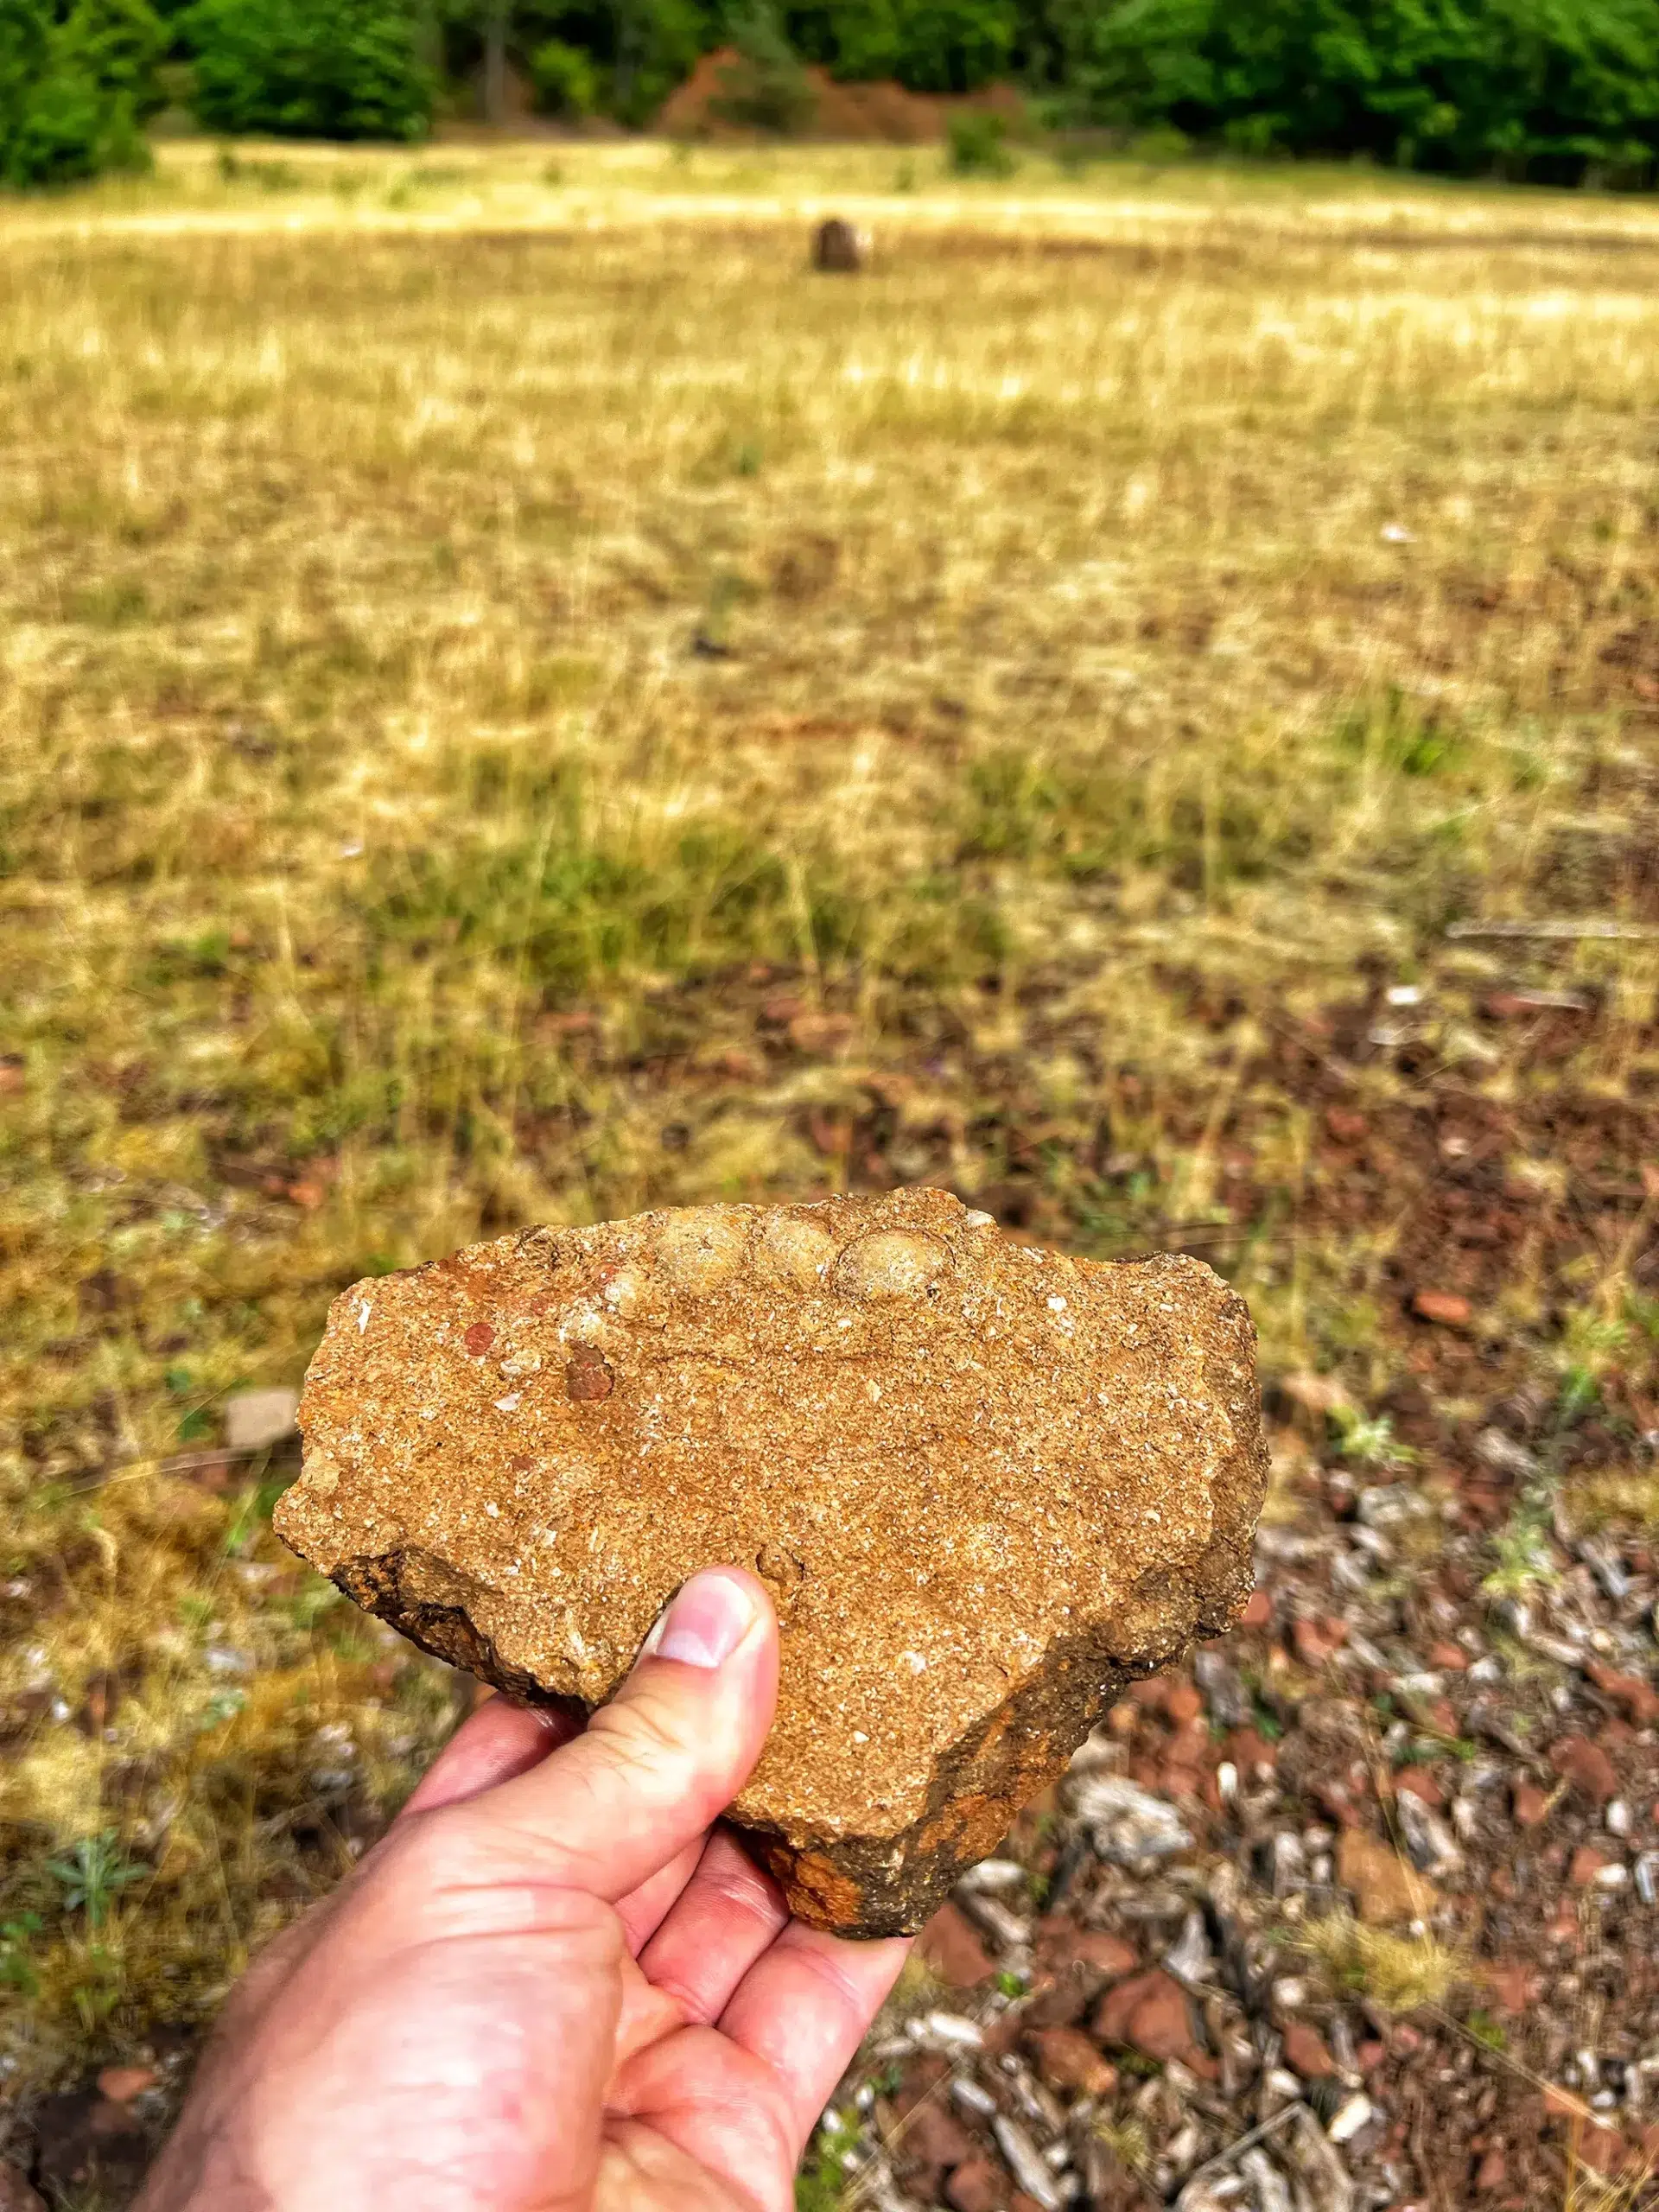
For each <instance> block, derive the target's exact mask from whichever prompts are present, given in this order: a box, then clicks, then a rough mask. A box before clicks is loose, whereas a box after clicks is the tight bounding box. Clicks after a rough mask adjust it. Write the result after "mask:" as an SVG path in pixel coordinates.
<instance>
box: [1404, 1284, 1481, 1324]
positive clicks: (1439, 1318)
mask: <svg viewBox="0 0 1659 2212" xmlns="http://www.w3.org/2000/svg"><path fill="white" fill-rule="evenodd" d="M1411 1310H1412V1312H1413V1313H1414V1314H1415V1315H1416V1316H1417V1319H1419V1320H1420V1321H1433V1322H1436V1323H1438V1325H1440V1327H1441V1328H1443V1329H1466V1328H1467V1327H1468V1325H1469V1323H1470V1320H1471V1318H1472V1316H1473V1312H1474V1309H1473V1307H1472V1306H1471V1305H1470V1303H1469V1300H1467V1299H1466V1298H1463V1297H1460V1296H1459V1294H1458V1293H1457V1292H1456V1291H1455V1290H1416V1291H1414V1292H1413V1293H1412V1295H1411Z"/></svg>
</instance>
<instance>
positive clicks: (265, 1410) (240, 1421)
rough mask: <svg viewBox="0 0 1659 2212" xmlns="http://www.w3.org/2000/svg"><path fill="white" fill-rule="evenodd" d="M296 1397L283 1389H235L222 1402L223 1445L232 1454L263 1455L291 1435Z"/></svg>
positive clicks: (298, 1396) (296, 1414) (294, 1423)
mask: <svg viewBox="0 0 1659 2212" xmlns="http://www.w3.org/2000/svg"><path fill="white" fill-rule="evenodd" d="M299 1409H300V1394H299V1392H298V1391H297V1390H294V1389H288V1388H287V1387H286V1386H283V1388H281V1389H274V1390H238V1391H237V1393H236V1394H235V1395H234V1396H233V1397H230V1398H227V1399H226V1401H225V1442H226V1447H227V1448H228V1449H229V1450H230V1451H232V1452H264V1451H265V1450H267V1449H268V1448H269V1447H270V1446H271V1445H273V1444H280V1443H282V1442H283V1439H284V1438H286V1437H289V1436H292V1435H293V1433H294V1431H295V1427H296V1419H297V1416H298V1414H299Z"/></svg>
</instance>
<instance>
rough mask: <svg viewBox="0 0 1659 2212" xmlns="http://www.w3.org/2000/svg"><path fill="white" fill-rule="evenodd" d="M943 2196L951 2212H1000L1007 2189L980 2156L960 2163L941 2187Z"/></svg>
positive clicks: (989, 2164) (995, 2170) (991, 2167)
mask: <svg viewBox="0 0 1659 2212" xmlns="http://www.w3.org/2000/svg"><path fill="white" fill-rule="evenodd" d="M944 2194H945V2197H946V2199H947V2201H948V2202H950V2204H951V2205H952V2207H953V2208H954V2212H999V2208H1000V2207H1001V2206H1002V2205H1004V2204H1006V2203H1007V2199H1008V2185H1007V2182H1006V2181H1005V2180H1004V2179H1003V2177H1002V2175H1001V2173H1000V2172H999V2171H998V2170H997V2168H996V2166H995V2164H993V2163H992V2161H991V2160H990V2159H989V2158H986V2157H985V2156H984V2155H983V2153H981V2155H980V2156H979V2157H978V2158H966V2159H964V2160H963V2163H962V2164H961V2165H959V2166H958V2167H957V2170H956V2171H955V2172H954V2173H953V2174H952V2175H951V2177H950V2180H949V2181H947V2182H946V2183H945V2184H944Z"/></svg>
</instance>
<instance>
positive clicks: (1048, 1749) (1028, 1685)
mask: <svg viewBox="0 0 1659 2212" xmlns="http://www.w3.org/2000/svg"><path fill="white" fill-rule="evenodd" d="M301 1425H302V1430H303V1433H304V1438H305V1458H304V1468H303V1472H302V1477H301V1478H300V1480H299V1482H298V1483H296V1484H295V1486H294V1487H293V1488H292V1489H291V1490H290V1491H289V1492H288V1494H287V1496H286V1497H284V1498H283V1502H282V1503H281V1506H280V1507H279V1509H278V1512H277V1529H278V1530H279V1532H280V1533H281V1535H283V1537H284V1538H285V1539H286V1541H288V1542H289V1544H290V1545H292V1546H293V1547H294V1548H295V1549H296V1551H298V1552H299V1553H301V1554H302V1556H303V1557H305V1558H306V1559H308V1560H310V1561H311V1562H312V1563H313V1564H314V1565H315V1566H316V1567H319V1568H321V1570H322V1572H323V1573H327V1574H328V1575H331V1576H332V1577H333V1578H334V1580H335V1581H336V1582H337V1583H338V1584H339V1585H340V1587H341V1588H342V1589H343V1590H345V1591H346V1592H348V1594H349V1595H351V1596H352V1597H353V1598H354V1599H356V1600H357V1601H358V1603H359V1604H360V1605H365V1606H367V1607H368V1608H369V1609H370V1610H371V1611H374V1612H376V1613H378V1614H380V1615H382V1616H383V1617H384V1618H386V1619H388V1620H390V1621H392V1622H394V1623H395V1624H397V1627H399V1628H400V1629H402V1630H404V1633H405V1634H406V1635H408V1636H410V1637H413V1638H414V1640H415V1641H416V1643H421V1644H423V1645H424V1646H425V1647H426V1648H427V1649H430V1650H433V1651H435V1652H437V1653H438V1654H440V1655H441V1656H442V1657H444V1658H446V1659H448V1660H451V1661H453V1662H455V1663H456V1664H458V1665H461V1666H464V1667H467V1668H470V1669H472V1670H473V1671H474V1673H476V1674H478V1675H481V1676H482V1677H484V1679H485V1680H486V1681H491V1682H493V1683H495V1684H496V1685H497V1686H498V1687H499V1688H502V1689H504V1690H505V1691H508V1692H510V1693H512V1694H516V1695H518V1696H521V1697H524V1698H529V1699H533V1700H543V1701H549V1700H552V1701H561V1702H564V1703H567V1704H571V1705H575V1706H578V1707H582V1708H583V1709H591V1708H592V1707H594V1705H596V1704H598V1703H600V1702H601V1701H602V1700H604V1699H605V1698H607V1697H608V1696H609V1695H610V1694H611V1693H612V1692H613V1690H614V1688H616V1686H617V1685H618V1683H619V1682H620V1680H621V1679H622V1677H623V1676H624V1675H626V1672H627V1669H628V1668H629V1667H630V1665H631V1664H632V1661H633V1658H634V1656H635V1654H636V1653H637V1651H638V1649H639V1645H640V1643H641V1642H642V1640H643V1638H644V1637H645V1633H646V1631H647V1630H649V1628H650V1627H651V1625H652V1622H653V1620H654V1619H655V1618H656V1617H657V1614H658V1611H660V1609H661V1607H662V1605H664V1601H665V1600H666V1599H667V1598H668V1597H669V1596H670V1595H671V1592H673V1591H674V1590H675V1589H676V1588H677V1586H678V1585H679V1584H680V1582H682V1581H683V1580H684V1578H685V1577H686V1576H687V1575H688V1574H690V1573H692V1572H693V1571H694V1570H695V1569H696V1568H697V1567H701V1566H704V1565H709V1564H714V1563H716V1562H728V1563H737V1564H742V1565H747V1566H750V1567H753V1570H754V1571H755V1573H758V1574H759V1575H760V1577H761V1578H762V1580H764V1581H766V1584H767V1585H768V1586H769V1587H770V1589H771V1592H772V1598H773V1599H774V1602H775V1603H776V1605H777V1608H778V1611H779V1618H780V1620H781V1622H782V1625H783V1671H782V1686H781V1691H780V1696H779V1712H778V1719H777V1723H776V1726H774V1729H773V1731H772V1737H771V1738H770V1740H769V1742H768V1744H767V1746H766V1751H765V1753H764V1754H763V1756H762V1758H761V1760H760V1764H759V1766H758V1767H757V1768H756V1769H755V1771H754V1773H753V1777H751V1779H750V1781H749V1783H748V1784H747V1787H746V1788H745V1789H744V1790H743V1792H742V1795H741V1796H740V1797H739V1799H738V1800H737V1802H736V1803H735V1805H734V1807H733V1808H732V1817H733V1819H734V1821H735V1822H736V1823H737V1825H738V1826H739V1827H740V1828H741V1830H742V1831H743V1832H744V1833H745V1834H746V1836H747V1840H748V1842H749V1845H750V1847H751V1848H752V1849H753V1851H755V1853H757V1855H758V1856H759V1857H760V1859H762V1861H763V1862H764V1863H765V1864H766V1866H769V1867H770V1868H771V1870H772V1872H773V1873H774V1875H775V1876H776V1877H777V1878H778V1879H779V1882H781V1883H782V1885H783V1886H784V1888H785V1891H786V1892H787V1893H788V1896H789V1899H790V1902H791V1905H792V1907H793V1909H794V1910H796V1911H797V1912H798V1914H800V1915H801V1916H802V1917H803V1918H804V1919H806V1920H808V1921H810V1922H811V1923H814V1924H816V1925H817V1926H821V1927H829V1928H835V1929H841V1930H842V1931H843V1932H846V1933H850V1934H861V1935H875V1934H886V1933H890V1932H892V1931H894V1930H898V1929H913V1928H916V1927H918V1926H919V1925H920V1924H921V1923H923V1922H924V1921H925V1919H926V1918H927V1916H928V1915H929V1914H930V1912H931V1910H933V1908H934V1906H935V1905H936V1904H938V1903H939V1901H940V1900H941V1899H942V1898H943V1897H944V1895H945V1894H946V1893H947V1891H949V1890H950V1887H951V1885H952V1884H953V1883H954V1882H955V1881H956V1880H957V1878H958V1876H959V1875H960V1874H961V1872H962V1871H963V1868H964V1867H965V1866H969V1865H970V1864H971V1863H972V1862H973V1861H975V1860H976V1859H980V1858H982V1857H983V1856H984V1855H985V1854H986V1853H988V1852H989V1851H990V1850H991V1849H992V1848H993V1847H994V1846H995V1844H996V1842H997V1840H998V1839H999V1838H1000V1837H1001V1835H1002V1834H1003V1833H1004V1831H1005V1830H1006V1828H1007V1826H1008V1823H1009V1821H1010V1820H1011V1818H1012V1817H1013V1815H1014V1812H1015V1811H1016V1810H1017V1808H1019V1807H1020V1805H1021V1804H1023V1803H1025V1802H1027V1801H1028V1800H1029V1799H1030V1798H1031V1797H1033V1796H1035V1795H1036V1794H1037V1793H1038V1791H1039V1790H1040V1789H1042V1788H1043V1787H1044V1786H1045V1785H1046V1783H1048V1782H1050V1781H1051V1780H1052V1778H1053V1777H1055V1776H1056V1775H1057V1774H1058V1772H1059V1771H1060V1770H1061V1769H1062V1768H1063V1767H1064V1765H1065V1762H1066V1760H1067V1758H1068V1757H1069V1756H1070V1754H1071V1751H1073V1750H1074V1749H1075V1747H1076V1746H1077V1744H1078V1743H1079V1742H1081V1740H1082V1739H1083V1738H1084V1736H1085V1735H1086V1734H1087V1732H1088V1731H1089V1729H1090V1727H1091V1726H1092V1725H1093V1723H1094V1722H1095V1720H1096V1719H1097V1718H1098V1717H1099V1715H1100V1714H1101V1713H1103V1711H1104V1710H1105V1708H1106V1707H1108V1706H1109V1705H1110V1704H1111V1703H1112V1701H1113V1700H1114V1699H1115V1698H1116V1695H1117V1694H1118V1693H1119V1692H1120V1690H1121V1689H1122V1686H1123V1684H1124V1683H1125V1681H1128V1680H1129V1679H1131V1678H1133V1677H1135V1676H1138V1675H1146V1674H1148V1673H1150V1672H1151V1671H1152V1670H1153V1669H1154V1668H1156V1667H1158V1666H1160V1664H1162V1663H1163V1662H1165V1661H1166V1660H1169V1659H1171V1658H1173V1657H1174V1656H1177V1655H1178V1654H1179V1653H1180V1652H1181V1651H1182V1650H1183V1649H1185V1646H1186V1645H1187V1643H1189V1641H1190V1640H1191V1638H1192V1637H1193V1636H1194V1635H1214V1634H1216V1633H1217V1632H1218V1631H1220V1630H1222V1629H1224V1628H1225V1627H1226V1626H1227V1625H1228V1624H1230V1621H1231V1620H1232V1619H1233V1618H1234V1617H1235V1616H1236V1612H1237V1611H1238V1610H1239V1608H1240V1607H1241V1606H1242V1605H1243V1601H1244V1599H1245V1598H1246V1597H1247V1596H1248V1594H1249V1587H1250V1540H1251V1536H1252V1533H1253V1530H1254V1527H1255V1517H1256V1514H1257V1511H1258V1510H1259V1507H1260V1504H1261V1500H1262V1491H1263V1488H1264V1484H1265V1478H1266V1452H1265V1449H1264V1446H1263V1444H1262V1432H1261V1424H1260V1416H1259V1409H1258V1403H1257V1397H1256V1389H1255V1338H1254V1334H1253V1332H1252V1330H1251V1327H1250V1324H1249V1316H1248V1315H1247V1313H1246V1312H1245V1309H1244V1306H1243V1302H1242V1301H1241V1300H1239V1299H1238V1298H1237V1297H1236V1296H1235V1295H1234V1294H1232V1293H1231V1292H1230V1291H1229V1290H1228V1289H1227V1287H1226V1286H1225V1285H1224V1283H1222V1282H1221V1281H1220V1280H1219V1279H1218V1278H1217V1276H1216V1275H1214V1274H1211V1271H1210V1269H1209V1268H1206V1267H1205V1266H1203V1265H1202V1264H1201V1263H1200V1262H1197V1261H1193V1260H1188V1259H1183V1258H1177V1257H1162V1256H1160V1257H1159V1258H1156V1259H1153V1260H1149V1261H1146V1262H1139V1263H1137V1264H1134V1265H1125V1266H1105V1265H1099V1264H1096V1263H1093V1262H1087V1261H1084V1262H1078V1261H1072V1260H1070V1259H1065V1258H1062V1257H1058V1256H1057V1255H1053V1254H1050V1253H1044V1252H1040V1251H1038V1250H1036V1249H1033V1248H1032V1247H1029V1246H1024V1245H1019V1244H1015V1243H1010V1242H1007V1241H1005V1240H1004V1239H1003V1238H1002V1237H1001V1236H1000V1235H999V1234H998V1233H997V1232H996V1230H995V1225H994V1224H992V1222H991V1221H990V1219H989V1217H988V1216H985V1215H981V1214H975V1213H971V1212H969V1211H968V1210H967V1208H965V1207H964V1206H963V1205H961V1204H960V1202H959V1201H958V1200H957V1199H956V1198H951V1197H950V1196H949V1195H948V1194H947V1193H945V1192H938V1191H927V1190H913V1191H901V1192H893V1193H891V1194H889V1195H887V1196H886V1197H883V1198H876V1199H860V1198H846V1199H831V1200H829V1201H826V1202H824V1203H823V1204H820V1205H801V1206H792V1207H772V1208H761V1207H747V1206H706V1207H701V1208H696V1209H694V1210H691V1211H685V1212H677V1213H658V1214H647V1215H644V1216H642V1217H639V1219H637V1220H634V1221H628V1222H620V1223H607V1224H601V1225H600V1226H599V1227H596V1228H592V1229H570V1230H550V1229H538V1230H527V1231H524V1233H522V1234H520V1235H518V1236H507V1237H504V1238H501V1239H500V1240H499V1241H498V1242H496V1243H491V1244H484V1245H477V1246H474V1247H473V1248H471V1249H468V1250H467V1251H464V1252H460V1253H457V1254H455V1255H453V1256H452V1257H451V1258H449V1259H447V1260H442V1261H439V1262H435V1263H434V1264H432V1265H430V1266H428V1267H424V1268H417V1269H416V1270H414V1271H413V1272H412V1273H410V1274H403V1275H393V1276H384V1277H380V1278H378V1279H375V1280H372V1281H365V1282H362V1283H359V1284H358V1285H357V1286H356V1287H354V1288H353V1289H352V1290H349V1291H347V1292H346V1293H345V1294H344V1295H343V1296H341V1297H340V1298H339V1299H337V1300H335V1301H334V1306H333V1308H332V1309H331V1311H330V1313H329V1317H328V1325H327V1332H326V1334H325V1336H324V1338H323V1341H322V1344H321V1347H320V1349H319V1351H318V1352H317V1356H316V1357H315V1360H314V1361H313V1362H312V1365H311V1370H310V1373H309V1375H308V1378H307V1382H306V1390H305V1399H304V1403H303V1405H302V1409H301Z"/></svg>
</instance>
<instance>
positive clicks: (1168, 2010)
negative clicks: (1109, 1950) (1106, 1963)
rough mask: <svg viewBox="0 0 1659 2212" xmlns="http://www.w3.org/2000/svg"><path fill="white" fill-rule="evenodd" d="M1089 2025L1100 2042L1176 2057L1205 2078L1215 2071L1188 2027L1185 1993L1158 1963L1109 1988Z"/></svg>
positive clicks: (1190, 2023) (1190, 2027)
mask: <svg viewBox="0 0 1659 2212" xmlns="http://www.w3.org/2000/svg"><path fill="white" fill-rule="evenodd" d="M1090 2025H1091V2026H1092V2028H1093V2030H1094V2032H1095V2034H1096V2037H1098V2039H1099V2040H1100V2041H1101V2042H1102V2043H1104V2044H1119V2045H1122V2046H1125V2047H1127V2048H1128V2049H1129V2050H1138V2051H1140V2052H1141V2055H1142V2056H1144V2057H1147V2058H1165V2059H1167V2058H1178V2059H1179V2061H1180V2062H1181V2063H1182V2065H1183V2066H1185V2067H1188V2068H1189V2069H1191V2070H1192V2072H1193V2073H1194V2074H1198V2075H1202V2076H1203V2077H1204V2078H1205V2079H1206V2080H1207V2079H1209V2078H1210V2077H1211V2075H1213V2074H1214V2072H1215V2061H1214V2059H1212V2058H1211V2056H1210V2055H1209V2053H1208V2052H1207V2051H1205V2050H1201V2049H1200V2048H1199V2046H1198V2039H1197V2037H1195V2036H1194V2034H1193V2032H1192V2016H1191V2014H1190V2013H1189V2012H1188V2011H1187V2002H1186V1992H1185V1990H1184V1989H1183V1988H1182V1987H1181V1985H1180V1983H1179V1981H1177V1980H1175V1978H1174V1977H1173V1974H1165V1973H1164V1972H1163V1971H1162V1969H1161V1968H1160V1967H1154V1968H1153V1970H1152V1971H1151V1973H1149V1974H1135V1975H1133V1976H1132V1977H1131V1978H1130V1979H1129V1980H1128V1981H1121V1982H1119V1983H1118V1985H1117V1986H1116V1989H1109V1990H1108V1991H1107V1993H1106V1994H1105V1995H1104V1997H1103V1998H1102V1999H1101V2000H1100V2003H1099V2005H1097V2006H1096V2009H1095V2017H1094V2019H1093V2021H1092V2022H1091V2023H1090Z"/></svg>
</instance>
